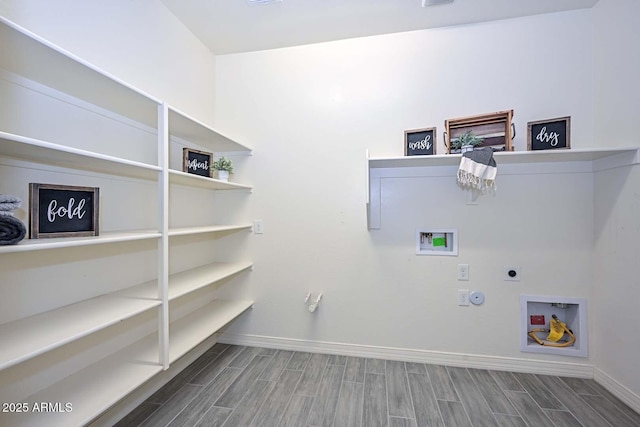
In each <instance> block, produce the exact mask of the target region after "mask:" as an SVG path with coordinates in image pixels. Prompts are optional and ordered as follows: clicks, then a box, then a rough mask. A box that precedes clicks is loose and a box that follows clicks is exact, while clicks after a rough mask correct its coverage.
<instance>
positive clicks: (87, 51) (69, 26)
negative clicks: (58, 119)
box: [0, 0, 215, 123]
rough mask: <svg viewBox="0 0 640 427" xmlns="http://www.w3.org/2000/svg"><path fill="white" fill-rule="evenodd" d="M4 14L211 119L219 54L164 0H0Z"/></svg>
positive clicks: (145, 89)
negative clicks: (172, 11) (215, 53)
mask: <svg viewBox="0 0 640 427" xmlns="http://www.w3.org/2000/svg"><path fill="white" fill-rule="evenodd" d="M0 15H2V16H4V17H6V18H8V19H9V20H12V21H14V22H16V23H17V24H19V25H21V26H23V27H25V28H27V29H28V30H30V31H32V32H34V33H35V34H37V35H39V36H41V37H44V38H45V39H47V40H49V41H51V42H52V43H54V44H57V45H58V46H60V47H62V48H63V49H66V50H68V51H69V52H71V53H73V54H75V55H77V56H79V57H80V58H82V59H84V60H86V61H87V62H89V63H92V64H94V65H96V66H98V67H100V68H102V69H103V70H105V71H106V72H108V73H110V74H112V75H114V76H115V77H118V78H120V79H122V80H124V81H126V82H127V83H129V84H131V85H133V86H135V87H137V88H139V89H140V90H142V91H143V92H146V93H148V94H150V95H152V96H154V97H155V98H157V99H162V100H163V101H166V102H168V103H169V104H170V105H172V106H173V107H176V108H178V109H180V110H182V111H185V112H187V113H188V114H190V115H192V116H194V117H196V118H198V119H200V120H202V121H204V122H206V123H210V122H211V121H212V116H213V105H214V103H213V99H214V75H215V56H214V55H213V53H211V51H209V50H208V49H207V48H206V47H205V46H204V44H202V42H201V41H200V40H198V39H197V38H196V37H195V36H194V35H193V34H192V33H191V32H190V31H189V30H188V29H187V28H186V27H185V26H184V25H183V24H182V23H181V22H180V21H179V20H178V19H177V18H176V17H175V16H174V15H172V14H171V13H170V12H169V11H168V10H167V8H166V7H165V6H164V5H163V4H162V3H161V2H160V1H159V0H135V1H132V0H92V1H82V0H56V1H48V0H0Z"/></svg>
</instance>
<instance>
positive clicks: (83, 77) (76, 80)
mask: <svg viewBox="0 0 640 427" xmlns="http://www.w3.org/2000/svg"><path fill="white" fill-rule="evenodd" d="M0 40H2V43H1V44H0V68H4V69H5V70H8V71H10V72H12V73H15V74H18V75H21V76H24V77H25V78H28V79H30V80H33V81H36V82H38V83H41V84H43V85H45V86H48V87H50V88H53V89H56V90H59V91H61V92H64V93H67V94H69V95H71V96H73V97H76V98H78V99H82V100H84V101H86V102H89V103H91V104H93V105H97V106H100V107H102V108H106V109H107V110H109V111H112V112H114V113H116V114H120V115H122V116H125V117H129V118H131V119H133V120H135V121H137V122H139V123H143V124H145V125H147V126H150V127H154V128H155V127H156V126H157V120H158V106H159V105H160V101H158V100H156V99H154V98H152V97H150V96H149V95H147V94H145V93H143V92H142V91H140V90H139V89H137V88H135V87H133V86H131V85H129V84H127V83H125V82H124V81H122V80H120V79H118V78H116V77H114V76H112V75H110V74H108V73H106V72H105V71H103V70H101V69H99V68H98V67H96V66H94V65H92V64H90V63H88V62H87V61H85V60H83V59H81V58H79V57H77V56H75V55H73V54H71V53H69V52H67V51H66V50H64V49H62V48H60V47H58V46H56V45H54V44H53V43H51V42H49V41H48V40H45V39H43V38H42V37H39V36H37V35H35V34H34V33H32V32H30V31H28V30H26V29H25V28H22V27H20V26H19V25H17V24H15V23H13V22H10V21H9V20H7V19H5V18H4V17H0ZM16 52H20V55H16V54H15V53H16Z"/></svg>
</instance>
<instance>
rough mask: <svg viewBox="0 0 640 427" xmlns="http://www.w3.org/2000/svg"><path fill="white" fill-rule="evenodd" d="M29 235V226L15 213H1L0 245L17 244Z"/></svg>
mask: <svg viewBox="0 0 640 427" xmlns="http://www.w3.org/2000/svg"><path fill="white" fill-rule="evenodd" d="M26 235H27V228H26V227H25V226H24V224H23V223H22V221H20V220H19V219H18V218H16V217H14V216H13V215H6V214H5V215H0V246H5V245H15V244H16V243H18V242H19V241H21V240H22V239H24V236H26Z"/></svg>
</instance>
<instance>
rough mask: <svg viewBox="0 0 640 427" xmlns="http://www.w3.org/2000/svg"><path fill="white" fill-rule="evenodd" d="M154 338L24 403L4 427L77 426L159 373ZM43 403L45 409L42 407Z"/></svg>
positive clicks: (4, 418)
mask: <svg viewBox="0 0 640 427" xmlns="http://www.w3.org/2000/svg"><path fill="white" fill-rule="evenodd" d="M157 342H158V339H157V334H153V335H151V336H149V337H148V338H145V339H144V340H142V341H139V342H137V343H136V344H134V345H132V346H129V347H127V348H126V349H124V350H122V351H120V352H119V353H117V354H116V355H112V356H109V357H108V358H105V359H103V360H101V361H99V362H97V363H95V364H93V365H91V366H89V367H87V368H85V369H83V370H81V371H78V372H77V373H75V374H73V375H71V376H69V377H67V378H65V379H64V380H62V381H60V382H58V383H56V384H54V385H53V386H51V387H49V388H47V389H44V390H42V391H40V392H38V393H36V394H33V395H31V396H29V397H28V398H27V399H24V400H23V402H26V405H27V408H26V409H27V410H28V411H27V412H22V413H12V414H6V413H5V414H2V425H7V426H25V427H33V426H47V427H52V426H61V427H68V426H80V425H85V424H87V423H88V422H90V421H91V420H92V419H94V418H95V417H96V416H98V415H99V414H101V413H102V412H104V411H105V410H107V409H108V408H110V407H111V406H112V405H114V404H115V403H116V402H118V400H120V399H122V398H123V397H125V396H126V395H127V394H129V393H131V392H132V391H133V390H135V389H136V388H137V387H139V386H140V385H141V384H142V383H144V382H145V381H147V380H149V379H150V378H151V377H153V376H154V375H156V374H157V373H159V372H160V371H162V366H161V365H160V363H159V362H158V344H157ZM43 403H46V406H45V407H42V405H43Z"/></svg>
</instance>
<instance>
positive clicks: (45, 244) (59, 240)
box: [0, 230, 162, 254]
mask: <svg viewBox="0 0 640 427" xmlns="http://www.w3.org/2000/svg"><path fill="white" fill-rule="evenodd" d="M160 237H162V234H161V233H159V232H158V231H155V230H147V231H138V232H107V233H103V234H101V235H100V236H90V237H55V238H51V239H25V240H23V241H21V242H20V243H18V244H17V245H12V246H0V254H2V253H13V252H30V251H40V250H47V249H64V248H73V247H76V246H92V245H107V244H113V243H121V242H133V241H135V240H148V239H159V238H160Z"/></svg>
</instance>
